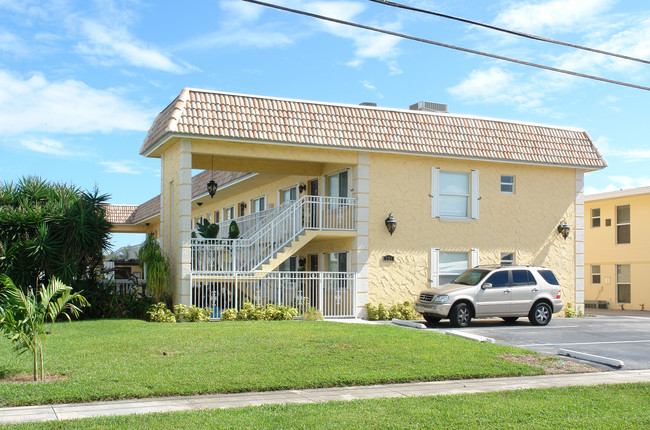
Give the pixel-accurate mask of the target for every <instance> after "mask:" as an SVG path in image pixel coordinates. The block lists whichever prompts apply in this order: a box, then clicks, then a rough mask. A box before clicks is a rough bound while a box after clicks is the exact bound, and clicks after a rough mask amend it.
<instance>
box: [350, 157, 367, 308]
mask: <svg viewBox="0 0 650 430" xmlns="http://www.w3.org/2000/svg"><path fill="white" fill-rule="evenodd" d="M354 170H355V172H356V175H355V176H356V178H355V186H354V194H353V196H354V197H356V199H357V235H356V237H355V240H354V245H353V247H354V249H353V250H352V270H353V271H354V273H356V276H357V299H356V305H357V309H356V316H357V318H360V317H363V316H364V312H365V308H364V306H365V305H366V303H368V237H369V235H368V228H369V220H370V155H369V153H367V152H359V161H358V165H357V167H356V169H354Z"/></svg>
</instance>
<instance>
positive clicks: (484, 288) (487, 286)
mask: <svg viewBox="0 0 650 430" xmlns="http://www.w3.org/2000/svg"><path fill="white" fill-rule="evenodd" d="M488 288H492V284H490V283H489V282H486V283H485V284H483V285H481V290H487V289H488Z"/></svg>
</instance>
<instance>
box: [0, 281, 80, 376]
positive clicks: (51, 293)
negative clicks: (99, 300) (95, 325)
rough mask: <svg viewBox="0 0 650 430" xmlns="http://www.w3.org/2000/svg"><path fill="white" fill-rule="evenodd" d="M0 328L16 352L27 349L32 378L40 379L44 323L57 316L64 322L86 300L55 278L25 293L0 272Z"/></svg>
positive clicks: (76, 312)
mask: <svg viewBox="0 0 650 430" xmlns="http://www.w3.org/2000/svg"><path fill="white" fill-rule="evenodd" d="M0 285H2V286H3V287H2V289H0V331H2V332H3V333H4V335H5V336H6V337H8V338H9V339H10V340H11V341H13V343H14V349H15V350H16V351H18V353H19V354H22V353H24V352H27V351H30V352H31V353H32V356H33V358H34V381H37V380H40V381H42V380H43V355H44V348H45V341H46V339H47V338H46V336H45V334H46V333H45V323H46V322H47V321H48V320H49V321H51V322H54V321H55V320H56V319H57V318H58V317H59V315H63V316H65V317H66V318H67V319H68V321H69V320H70V315H68V314H67V313H66V311H70V312H72V313H73V314H74V316H75V317H76V316H78V315H79V312H80V311H81V310H80V309H79V307H78V306H77V305H75V302H76V303H77V304H79V306H86V305H88V302H87V301H86V299H85V298H84V297H83V296H82V295H80V294H79V293H72V288H70V287H69V286H67V285H65V284H64V283H63V282H61V281H60V280H58V279H56V278H52V279H51V280H50V283H49V284H48V286H47V287H45V286H44V285H41V287H40V289H39V290H38V292H37V293H34V292H33V291H32V290H29V292H28V293H27V294H25V293H24V292H23V290H22V289H21V288H19V287H17V286H16V285H15V284H14V283H13V281H12V280H11V278H9V277H8V276H7V275H5V274H2V275H0Z"/></svg>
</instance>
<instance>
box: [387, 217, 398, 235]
mask: <svg viewBox="0 0 650 430" xmlns="http://www.w3.org/2000/svg"><path fill="white" fill-rule="evenodd" d="M386 228H387V229H388V232H389V233H390V235H391V236H392V235H393V233H394V232H395V229H396V228H397V221H395V218H393V213H392V212H391V213H390V215H388V218H386Z"/></svg>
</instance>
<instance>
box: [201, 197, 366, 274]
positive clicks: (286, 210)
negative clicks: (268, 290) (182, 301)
mask: <svg viewBox="0 0 650 430" xmlns="http://www.w3.org/2000/svg"><path fill="white" fill-rule="evenodd" d="M356 224H357V223H356V199H354V198H344V197H324V196H304V197H302V198H301V199H300V200H296V201H293V202H291V203H290V204H287V205H282V206H281V207H280V211H279V212H278V213H277V214H275V215H274V216H269V221H268V222H267V223H265V224H263V225H262V226H258V227H257V228H256V231H255V233H254V234H252V235H249V236H247V237H243V238H240V239H198V238H197V239H192V273H194V274H197V275H198V274H215V273H221V274H233V273H235V272H250V271H254V270H259V269H260V267H261V266H262V265H263V264H264V263H265V262H268V261H269V260H270V259H271V258H273V257H274V256H275V255H276V254H277V253H278V252H280V251H282V250H283V249H284V248H285V247H286V246H288V245H289V244H290V243H291V242H292V241H294V240H296V239H297V238H298V237H299V236H300V235H301V234H303V233H304V232H305V230H328V231H332V230H337V231H355V230H356Z"/></svg>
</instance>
